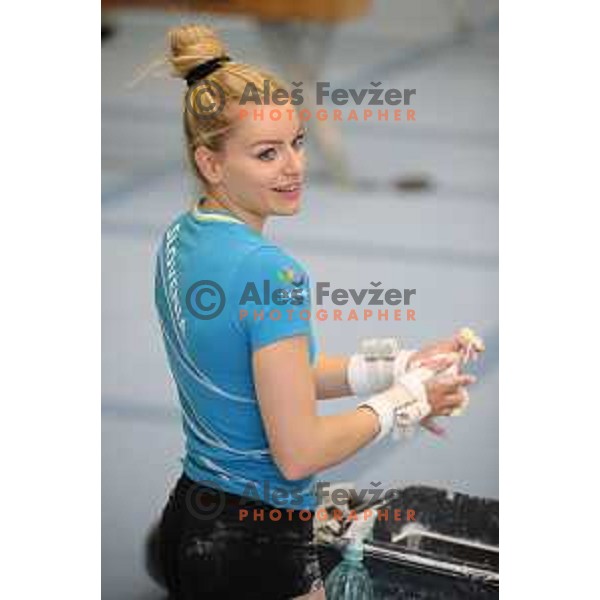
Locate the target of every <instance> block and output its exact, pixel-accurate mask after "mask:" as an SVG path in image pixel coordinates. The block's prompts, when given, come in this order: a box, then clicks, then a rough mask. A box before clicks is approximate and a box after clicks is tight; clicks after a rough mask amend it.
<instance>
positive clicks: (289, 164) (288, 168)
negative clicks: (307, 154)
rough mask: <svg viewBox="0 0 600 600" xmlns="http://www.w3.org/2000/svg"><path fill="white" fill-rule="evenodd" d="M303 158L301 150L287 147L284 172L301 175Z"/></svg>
mask: <svg viewBox="0 0 600 600" xmlns="http://www.w3.org/2000/svg"><path fill="white" fill-rule="evenodd" d="M304 160H305V159H304V155H303V153H302V152H298V151H297V150H296V149H294V148H291V149H289V150H288V152H287V159H286V161H285V167H284V169H285V172H286V174H288V175H297V176H300V175H302V173H303V172H304Z"/></svg>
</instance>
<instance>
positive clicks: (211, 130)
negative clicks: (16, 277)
mask: <svg viewBox="0 0 600 600" xmlns="http://www.w3.org/2000/svg"><path fill="white" fill-rule="evenodd" d="M169 35H170V37H169V39H170V48H171V56H170V61H171V64H172V65H173V67H174V70H175V72H176V73H177V74H178V75H179V76H181V77H182V78H184V79H185V80H186V81H187V84H188V89H187V90H186V102H185V108H184V131H185V136H186V143H187V150H188V153H189V157H190V160H191V164H192V166H193V168H194V171H195V173H196V175H197V177H198V179H199V181H200V183H201V184H202V187H203V190H204V192H203V194H202V195H201V196H200V198H199V199H198V200H197V201H196V202H195V203H194V206H193V207H192V208H191V209H190V210H189V211H187V212H185V213H184V214H182V215H181V216H180V217H179V218H178V219H177V220H176V221H175V222H174V223H173V224H172V225H171V226H170V227H169V228H168V230H167V231H166V233H165V236H164V239H163V241H162V244H161V247H160V249H159V252H158V258H157V275H156V303H157V308H158V313H159V317H160V322H161V326H162V331H163V337H164V340H165V347H166V351H167V355H168V359H169V364H170V367H171V371H172V374H173V378H174V380H175V383H176V386H177V391H178V395H179V400H180V403H181V409H182V416H183V428H184V433H185V439H186V453H185V459H184V464H183V473H182V475H181V477H180V479H179V481H178V482H177V485H176V486H175V488H174V490H173V492H172V493H171V496H170V499H169V502H168V504H167V506H166V508H165V510H164V512H163V516H162V520H161V523H160V527H159V530H158V547H159V557H160V570H161V576H162V578H163V580H164V582H165V584H166V586H167V588H168V589H169V591H170V593H171V595H172V597H173V598H176V599H182V600H191V599H194V600H196V599H200V598H219V599H222V598H244V599H247V598H260V599H261V600H268V599H280V598H281V599H291V598H306V599H308V598H310V599H315V600H316V599H323V598H325V593H324V589H323V581H322V578H321V573H320V570H319V564H318V558H317V552H316V547H315V542H314V540H313V530H312V518H313V516H314V510H315V508H316V495H315V489H314V476H315V475H316V474H317V473H319V472H320V471H322V470H324V469H326V468H328V467H331V466H332V465H335V464H337V463H339V462H341V461H343V460H345V459H347V458H349V457H351V456H352V455H353V454H355V453H356V452H357V451H358V450H359V449H361V448H363V447H364V446H365V445H367V444H369V443H370V442H372V441H374V440H376V439H380V438H382V437H384V436H385V435H387V434H388V433H389V432H390V431H391V430H392V429H393V428H394V427H395V426H396V425H397V424H402V425H411V424H413V423H416V424H419V423H424V424H426V425H427V424H428V423H429V421H428V419H430V418H431V417H433V416H438V415H448V414H450V413H451V412H452V411H454V410H456V409H457V408H460V407H461V406H462V405H463V404H464V402H465V401H466V393H465V391H464V386H466V385H468V384H470V383H472V381H473V378H471V377H470V376H468V375H462V374H456V375H446V376H445V377H432V375H433V374H434V372H435V371H436V369H437V370H441V369H443V368H447V367H448V366H449V365H450V364H451V363H452V362H453V361H454V360H457V359H458V357H459V356H460V354H461V352H463V351H464V349H465V344H466V342H465V340H464V339H462V338H461V337H460V336H456V337H454V338H452V339H449V340H445V341H442V342H439V343H437V344H434V345H432V346H430V347H429V348H427V349H425V350H423V351H420V352H416V353H408V352H397V351H396V350H394V349H393V347H392V348H390V347H388V346H386V342H385V341H383V342H381V343H379V342H377V341H376V340H373V341H372V345H373V348H375V354H376V355H377V353H379V355H381V356H382V357H381V358H380V359H379V360H370V359H369V358H368V357H365V356H363V355H361V354H354V355H352V356H350V357H325V356H323V355H318V354H317V350H316V344H315V339H314V336H313V331H312V328H311V322H310V318H309V315H310V308H311V303H310V280H309V277H308V274H307V272H306V270H305V268H304V267H303V266H302V265H301V264H300V263H299V262H298V261H296V260H295V259H294V258H293V257H291V256H290V255H289V254H287V253H286V252H285V251H284V250H282V249H281V248H279V247H278V246H277V245H275V244H274V243H273V242H271V241H269V240H268V239H267V238H266V237H264V235H263V229H264V226H265V222H266V221H267V219H268V218H269V217H271V216H292V215H295V214H296V213H298V211H299V210H300V208H301V202H302V191H303V186H304V181H305V169H306V156H305V149H304V138H305V135H306V132H305V130H304V127H303V125H302V123H301V122H300V120H299V118H298V115H297V113H296V108H295V107H294V106H293V105H292V103H291V102H287V103H286V104H284V105H282V106H279V105H275V104H262V103H258V102H255V103H254V104H250V105H249V104H244V106H243V107H242V105H241V104H240V99H241V98H242V97H243V94H244V90H245V89H246V90H247V89H248V88H247V84H249V83H250V84H253V85H254V86H255V89H257V90H258V91H260V92H262V90H264V89H265V82H268V84H269V86H270V89H271V91H273V90H276V89H282V90H285V89H288V88H287V86H286V84H285V83H284V82H282V81H279V80H278V79H277V78H276V77H274V76H273V75H271V74H269V73H267V72H265V71H263V70H261V69H257V68H255V67H252V66H249V65H245V64H238V63H235V62H233V61H231V60H230V59H229V57H227V55H226V51H225V49H224V48H223V46H222V45H221V42H220V41H219V39H218V38H217V37H216V35H215V34H214V32H213V31H212V30H210V29H208V28H205V27H200V26H183V27H178V28H176V29H174V30H171V31H170V34H169ZM261 98H263V99H264V97H263V96H261ZM255 100H256V99H255ZM205 107H209V110H211V111H212V114H210V115H209V117H210V118H208V117H207V115H206V114H204V113H203V111H204V109H205ZM242 108H244V109H245V110H246V112H245V113H242V112H241V109H242ZM254 109H256V110H257V111H258V112H253V111H254ZM260 109H262V113H261V112H260ZM244 115H245V116H244ZM248 115H250V116H248ZM440 353H446V354H448V353H450V358H447V359H444V360H437V362H435V359H434V356H435V355H438V354H440ZM427 361H429V363H428V364H429V367H430V368H428V369H425V368H415V365H417V364H418V363H419V362H420V363H421V364H424V363H427ZM432 361H434V362H435V367H432V366H431V365H432V364H433V363H432ZM350 395H358V396H363V397H364V398H363V402H362V403H361V404H360V405H359V406H358V407H357V408H356V409H354V410H350V411H347V412H343V413H341V414H336V415H331V416H318V415H317V411H316V401H317V400H322V399H327V398H338V397H343V396H350ZM274 511H275V512H274ZM260 515H262V517H261V516H260Z"/></svg>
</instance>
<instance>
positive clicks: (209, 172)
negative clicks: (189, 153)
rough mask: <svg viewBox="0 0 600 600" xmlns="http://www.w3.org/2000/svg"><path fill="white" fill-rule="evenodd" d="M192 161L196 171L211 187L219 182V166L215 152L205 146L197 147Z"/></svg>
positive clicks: (220, 173)
mask: <svg viewBox="0 0 600 600" xmlns="http://www.w3.org/2000/svg"><path fill="white" fill-rule="evenodd" d="M194 160H195V161H196V166H197V167H198V171H199V172H200V173H201V174H202V176H203V177H204V178H205V179H206V180H207V181H208V182H209V183H210V184H211V185H216V184H218V183H220V182H221V175H222V172H221V165H220V163H219V160H218V157H217V155H216V153H215V152H213V151H212V150H210V149H209V148H207V147H206V146H198V148H196V151H195V152H194Z"/></svg>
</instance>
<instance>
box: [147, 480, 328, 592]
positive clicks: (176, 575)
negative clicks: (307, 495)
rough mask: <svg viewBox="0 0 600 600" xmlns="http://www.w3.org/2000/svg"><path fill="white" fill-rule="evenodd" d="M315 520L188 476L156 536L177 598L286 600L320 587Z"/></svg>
mask: <svg viewBox="0 0 600 600" xmlns="http://www.w3.org/2000/svg"><path fill="white" fill-rule="evenodd" d="M241 510H242V511H247V512H240V511H241ZM273 511H275V512H273ZM261 513H262V514H263V518H262V519H261V517H260V515H261ZM275 519H278V520H275ZM313 519H314V513H313V512H312V511H307V510H304V511H300V510H287V509H280V510H278V509H276V508H275V507H273V506H270V505H268V504H264V503H262V502H260V501H258V500H254V499H246V498H243V497H241V496H237V495H235V494H230V493H227V492H223V491H219V492H218V494H217V493H216V492H215V491H214V489H213V488H211V487H208V486H207V485H200V484H197V483H195V482H194V481H192V480H191V479H189V478H188V477H187V476H186V475H185V474H183V475H182V476H181V477H180V479H179V481H178V482H177V485H176V486H175V489H174V490H173V491H172V492H171V496H170V498H169V502H168V503H167V506H166V507H165V509H164V511H163V515H162V520H161V523H160V527H159V534H158V540H159V553H158V554H159V559H160V563H161V570H162V571H163V576H164V580H165V582H166V585H167V588H168V590H169V592H170V594H171V598H172V599H173V600H203V599H213V598H214V599H217V598H218V599H219V600H223V599H227V598H244V599H246V598H248V599H252V598H256V599H259V598H260V599H261V600H288V599H290V598H294V597H296V596H302V595H304V594H308V593H309V592H311V591H315V590H318V589H320V588H321V587H323V580H322V577H321V569H320V565H319V557H318V553H317V546H316V542H315V540H314V537H313Z"/></svg>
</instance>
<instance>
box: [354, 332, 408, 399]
mask: <svg viewBox="0 0 600 600" xmlns="http://www.w3.org/2000/svg"><path fill="white" fill-rule="evenodd" d="M415 352H416V350H401V349H400V343H399V342H398V340H397V339H396V338H369V339H366V340H363V341H362V342H361V345H360V352H359V353H358V354H353V355H352V356H351V357H350V360H349V362H348V369H347V380H348V385H349V386H350V389H351V390H352V393H353V394H354V395H355V396H368V395H370V394H376V393H377V392H381V391H383V390H387V389H388V388H389V387H391V386H392V385H393V384H394V382H395V381H396V380H397V379H398V378H400V377H401V376H402V375H404V373H406V367H407V365H408V361H409V360H410V357H411V356H412V355H413V354H414V353H415Z"/></svg>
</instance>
